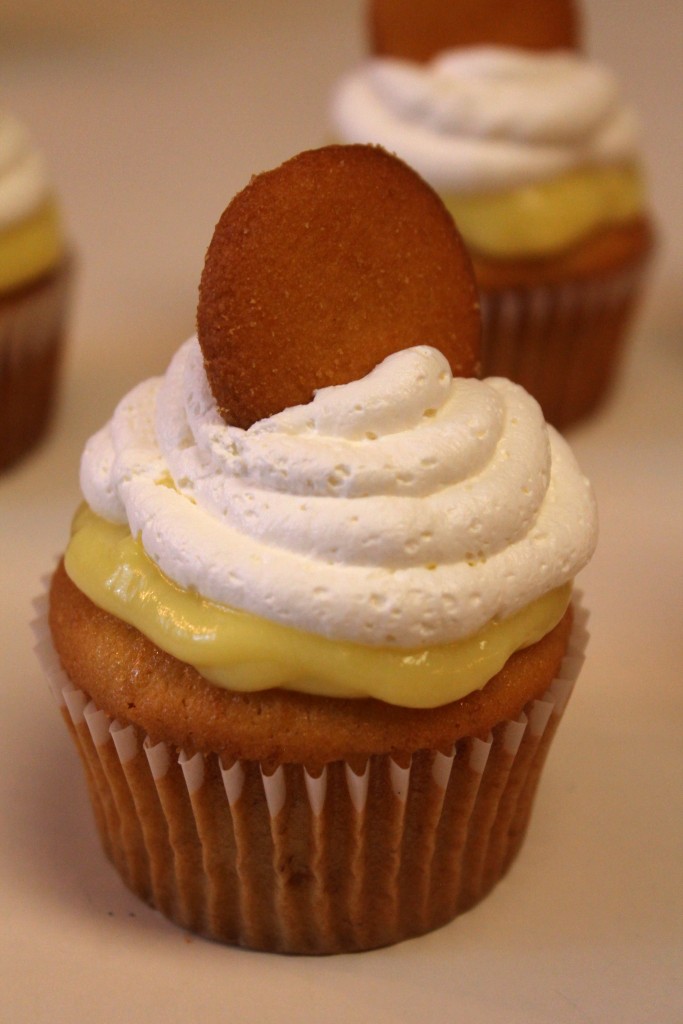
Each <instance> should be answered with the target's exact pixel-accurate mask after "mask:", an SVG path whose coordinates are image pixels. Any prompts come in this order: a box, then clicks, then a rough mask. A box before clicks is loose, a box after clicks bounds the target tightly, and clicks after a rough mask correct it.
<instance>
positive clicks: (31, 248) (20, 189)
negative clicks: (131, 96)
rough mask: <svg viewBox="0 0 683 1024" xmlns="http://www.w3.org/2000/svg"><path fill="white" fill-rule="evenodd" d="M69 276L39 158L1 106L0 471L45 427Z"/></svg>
mask: <svg viewBox="0 0 683 1024" xmlns="http://www.w3.org/2000/svg"><path fill="white" fill-rule="evenodd" d="M70 273H71V270H70V259H69V256H68V253H67V248H66V244H65V239H64V234H63V230H62V226H61V223H60V217H59V212H58V206H57V202H56V200H55V196H54V194H53V191H52V187H51V185H50V181H49V178H48V175H47V172H46V169H45V165H44V162H43V159H42V157H41V155H40V154H39V153H38V152H37V150H36V148H35V146H34V143H33V140H32V139H31V136H30V134H29V133H28V131H27V130H26V128H25V127H24V126H23V125H22V124H21V123H20V122H19V121H18V120H17V119H16V118H14V117H13V116H12V115H11V114H8V113H7V112H6V111H5V110H3V109H1V108H0V469H4V468H5V467H6V466H9V465H10V464H11V463H13V462H15V460H17V459H19V458H20V457H21V456H22V455H24V454H25V453H26V452H27V451H28V450H29V449H30V448H31V447H32V446H33V445H34V444H35V443H37V441H38V440H39V439H40V438H41V437H42V435H43V434H44V432H45V430H46V428H47V426H48V424H49V422H50V418H51V414H52V410H53V406H54V397H55V390H56V381H57V372H58V368H59V363H60V353H61V348H62V341H63V334H64V321H65V316H66V307H67V300H68V291H69V288H68V285H69V279H70Z"/></svg>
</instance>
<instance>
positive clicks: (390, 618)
mask: <svg viewBox="0 0 683 1024" xmlns="http://www.w3.org/2000/svg"><path fill="white" fill-rule="evenodd" d="M81 486H82V489H83V493H84V495H85V498H86V500H87V501H88V503H89V504H90V506H91V508H92V509H93V510H94V511H95V512H96V513H98V514H99V515H101V516H103V517H105V518H106V519H109V520H112V521H114V522H118V523H127V524H128V525H129V527H130V529H131V531H132V533H133V534H134V535H139V537H140V538H141V541H142V544H143V546H144V548H145V550H146V552H147V554H148V555H149V556H150V558H152V559H153V560H154V561H155V562H156V563H157V564H158V565H159V567H160V568H161V569H162V571H163V572H164V573H166V575H167V576H169V577H170V578H171V579H173V580H175V581H176V582H177V583H178V584H179V585H181V586H182V587H186V588H193V589H195V590H197V591H198V592H199V593H200V594H201V595H203V596H204V597H205V598H208V599H211V600H213V601H217V602H220V603H223V604H227V605H231V606H233V607H237V608H241V609H245V610H247V611H251V612H254V613H256V614H259V615H262V616H264V617H265V618H268V619H271V620H274V621H276V622H280V623H283V624H285V625H290V626H294V627H297V628H299V629H302V630H307V631H310V632H314V633H317V634H320V635H323V636H327V637H331V638H336V639H344V640H350V641H355V642H359V643H364V644H372V645H382V646H396V647H404V648H415V647H420V646H425V645H432V644H441V643H447V642H451V641H455V640H458V639H461V638H463V637H466V636H469V635H471V634H473V633H475V632H477V631H478V630H479V629H480V628H482V627H483V626H485V625H486V624H487V623H488V622H490V621H491V620H492V619H502V618H506V617H507V616H509V615H511V614H513V613H514V612H515V611H517V610H519V609H521V608H522V607H524V606H525V605H527V604H529V603H530V602H531V601H533V600H535V599H536V598H538V597H540V596H542V595H543V594H545V593H547V592H548V591H550V590H552V589H553V588H555V587H558V586H560V585H562V584H563V583H565V582H567V581H568V580H571V579H572V577H573V576H574V575H575V574H576V572H578V570H579V569H580V568H582V566H583V565H584V564H585V563H586V562H587V561H588V559H589V557H590V555H591V554H592V551H593V548H594V545H595V539H596V515H595V507H594V502H593V497H592V493H591V489H590V486H589V484H588V482H587V481H586V479H585V478H584V477H583V476H582V474H581V472H580V470H579V468H578V466H577V464H576V462H575V460H574V458H573V456H572V454H571V452H570V451H569V448H568V447H567V445H566V443H565V442H564V440H563V439H562V438H561V437H560V436H559V435H558V434H557V433H556V432H555V431H554V430H553V429H552V428H551V427H547V426H546V425H545V423H544V421H543V417H542V414H541V411H540V408H539V406H538V404H537V403H536V402H535V400H534V399H533V398H531V397H530V396H529V395H528V394H527V393H526V392H525V391H524V390H523V389H522V388H520V387H519V386H518V385H516V384H513V383H511V382H510V381H507V380H504V379H498V378H491V379H489V380H487V381H477V380H472V379H464V378H453V377H452V375H451V371H450V368H449V365H448V363H447V361H446V359H445V357H444V356H443V355H442V354H441V353H440V352H438V351H437V350H436V349H434V348H430V347H427V346H419V347H416V348H412V349H407V350H405V351H402V352H398V353H395V354H394V355H391V356H389V357H388V358H387V359H386V360H385V361H384V362H383V363H381V364H380V365H379V366H378V367H376V368H375V369H374V370H373V371H372V373H370V374H369V375H368V376H367V377H365V378H363V379H362V380H359V381H356V382H354V383H351V384H346V385H343V386H338V387H329V388H324V389H322V390H320V391H318V392H317V393H316V395H315V397H314V399H313V400H312V401H311V402H310V403H309V404H307V405H302V406H295V407H292V408H290V409H286V410H285V411H283V412H281V413H279V414H277V415H274V416H271V417H269V418H268V419H264V420H261V421H259V422H258V423H255V424H253V425H252V426H251V427H250V428H249V429H248V430H242V429H240V428H237V427H231V426H227V425H226V424H225V423H224V422H223V420H222V419H221V417H220V414H219V413H218V410H217V408H216V404H215V401H214V399H213V396H212V394H211V391H210V388H209V385H208V382H207V378H206V374H205V371H204V365H203V360H202V355H201V350H200V348H199V345H198V342H197V340H196V338H192V339H190V340H189V341H188V342H186V343H185V344H184V345H183V346H182V347H181V348H180V350H179V351H178V353H177V354H176V356H175V357H174V359H173V361H172V362H171V365H170V367H169V369H168V371H167V373H166V375H165V376H164V377H163V378H154V379H152V380H149V381H147V382H145V383H143V384H140V385H138V386H137V387H136V388H134V389H133V390H132V391H131V392H130V393H129V394H128V395H127V396H126V397H125V398H124V399H123V400H122V401H121V403H120V404H119V405H118V407H117V409H116V411H115V413H114V416H113V418H112V420H111V421H110V422H109V423H108V424H107V425H106V426H105V427H104V429H102V430H101V431H100V432H99V433H98V434H96V435H95V436H94V437H93V438H91V440H90V441H89V442H88V444H87V446H86V449H85V452H84V455H83V460H82V464H81Z"/></svg>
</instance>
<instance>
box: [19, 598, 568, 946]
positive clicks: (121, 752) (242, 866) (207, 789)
mask: <svg viewBox="0 0 683 1024" xmlns="http://www.w3.org/2000/svg"><path fill="white" fill-rule="evenodd" d="M36 604H37V609H38V616H37V619H36V623H35V631H36V635H37V637H38V643H37V646H36V650H37V653H38V655H39V657H40V660H41V661H42V663H43V666H44V669H45V671H46V674H47V676H48V679H49V681H50V683H51V686H52V689H53V692H54V693H55V696H56V698H57V700H58V702H59V704H60V706H61V709H62V715H63V718H64V720H65V722H66V724H67V727H68V729H69V732H70V734H71V736H72V738H73V740H74V742H75V745H76V748H77V750H78V752H79V754H80V758H81V761H82V763H83V766H84V769H85V773H86V778H87V781H88V789H89V793H90V798H91V801H92V804H93V808H94V812H95V819H96V822H97V825H98V829H99V832H100V836H101V838H102V843H103V846H104V848H105V850H106V852H107V854H108V856H109V857H110V859H111V860H112V861H113V863H114V864H115V866H116V867H117V869H118V871H119V873H120V874H121V876H122V878H123V879H124V881H125V882H126V884H127V885H128V886H129V887H130V888H131V889H132V890H133V891H134V892H135V893H137V894H138V895H139V896H140V897H142V898H143V899H144V900H146V901H147V902H148V903H150V904H151V905H152V906H155V907H157V908H158V909H159V910H160V911H161V912H162V913H163V914H165V915H166V916H167V917H169V918H171V919H172V920H173V921H175V922H177V923H178V924H179V925H181V926H182V927H184V928H187V929H190V930H192V931H195V932H199V933H200V934H203V935H206V936H208V937H211V938H214V939H218V940H221V941H224V942H228V943H233V944H236V945H242V946H247V947H249V948H252V949H262V950H271V951H278V952H285V953H316V954H318V953H334V952H340V951H354V950H362V949H370V948H373V947H377V946H382V945H387V944H389V943H393V942H397V941H400V940H401V939H404V938H407V937H409V936H412V935H419V934H421V933H423V932H426V931H429V930H431V929H433V928H436V927H438V926H440V925H442V924H445V923H446V922H447V921H450V920H451V919H452V918H453V917H455V916H456V915H457V914H458V913H461V912H462V911H464V910H467V909H468V908H469V907H471V906H472V905H473V904H475V903H477V902H478V901H479V900H480V899H481V898H482V897H483V896H484V895H486V893H487V892H488V891H489V890H490V889H491V888H492V887H493V885H495V883H496V882H497V881H498V880H499V879H500V878H501V877H502V875H503V874H504V873H505V871H506V870H507V868H508V867H509V865H510V863H511V862H512V860H513V858H514V856H515V854H516V853H517V851H518V849H519V846H520V844H521V842H522V839H523V836H524V833H525V831H526V827H527V824H528V820H529V815H530V812H531V806H532V803H533V797H534V793H535V791H536V786H537V783H538V778H539V775H540V771H541V768H542V765H543V762H544V760H545V757H546V754H547V751H548V748H549V745H550V742H551V740H552V737H553V736H554V733H555V730H556V728H557V725H558V723H559V721H560V718H561V716H562V713H563V711H564V708H565V706H566V703H567V700H568V698H569V695H570V693H571V689H572V687H573V684H574V681H575V679H576V677H577V675H578V671H579V669H580V666H581V663H582V661H583V650H584V648H585V643H586V639H587V632H586V628H585V623H586V619H587V616H586V614H585V612H584V611H583V610H582V609H581V608H576V607H575V623H574V629H573V633H572V638H571V643H570V648H569V650H568V654H567V656H566V657H565V659H564V661H563V664H562V669H561V672H560V673H559V675H558V678H557V679H556V680H555V681H554V682H553V683H552V685H551V686H550V687H549V689H548V690H547V692H546V693H545V694H544V695H543V697H541V698H540V699H538V700H535V701H532V702H531V703H530V704H529V705H528V706H527V707H526V708H525V710H524V712H523V714H521V715H520V716H519V718H518V719H517V720H515V721H505V722H501V723H500V724H498V725H497V726H496V727H495V728H494V729H493V731H492V732H491V734H490V735H489V736H488V737H486V738H485V739H479V738H476V737H475V738H468V739H464V740H460V741H459V742H457V743H456V744H455V745H454V746H453V748H452V749H450V750H446V751H434V750H420V751H417V752H416V753H414V754H413V755H412V756H411V757H405V758H403V759H394V758H392V757H391V756H389V755H377V756H372V757H370V758H369V759H368V760H367V763H366V764H365V766H364V770H363V771H362V772H361V771H360V769H359V766H358V765H357V764H354V765H353V766H352V765H351V764H348V763H346V762H343V761H336V762H333V763H331V764H328V765H327V766H326V767H324V768H323V769H322V771H317V772H315V773H310V772H308V771H307V769H306V766H305V765H300V764H283V765H280V766H279V767H277V769H276V770H275V771H274V772H272V771H271V772H270V773H268V772H266V770H265V769H264V767H263V766H262V765H260V764H259V763H258V762H254V761H235V762H233V763H230V764H221V763H220V759H219V757H218V756H217V755H215V754H208V755H204V754H200V753H195V754H193V755H192V756H188V755H186V754H185V753H184V752H182V751H177V750H174V749H173V748H171V747H169V746H168V745H166V744H164V743H157V744H152V743H151V742H150V740H149V739H148V738H147V737H146V736H145V735H144V733H143V732H142V730H140V729H139V728H137V727H135V726H133V725H124V724H121V723H118V722H116V721H113V720H112V719H110V718H109V717H108V716H107V715H105V714H104V712H102V711H101V710H99V709H98V708H96V707H95V705H94V704H93V703H92V701H89V700H88V698H87V696H85V695H84V694H82V693H81V692H80V691H79V690H78V689H76V688H75V687H74V686H72V684H71V683H70V682H69V680H68V679H67V677H66V676H65V674H64V672H63V670H62V669H61V667H60V666H59V663H58V661H57V658H56V655H55V654H54V651H53V649H52V646H51V643H50V641H49V638H47V637H46V629H45V599H40V600H39V601H38V602H36Z"/></svg>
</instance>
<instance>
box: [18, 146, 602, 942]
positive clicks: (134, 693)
mask: <svg viewBox="0 0 683 1024" xmlns="http://www.w3.org/2000/svg"><path fill="white" fill-rule="evenodd" d="M197 324H198V333H197V336H196V337H193V338H191V339H189V340H188V341H186V342H185V343H184V344H182V345H181V346H180V348H179V349H178V351H177V353H176V355H175V356H174V358H173V359H172V361H171V364H170V366H169V368H168V369H167V371H166V373H165V374H164V375H163V377H161V378H156V379H153V380H149V381H146V382H144V383H142V384H140V385H138V386H137V387H136V388H135V389H134V390H133V391H131V392H130V394H128V395H127V396H126V397H125V398H124V399H123V400H122V401H121V402H120V403H119V405H118V407H117V409H116V410H115V412H114V414H113V417H112V419H111V420H110V421H109V423H107V424H106V425H105V426H104V427H103V428H102V430H101V431H99V433H97V434H96V435H95V436H94V437H93V438H92V439H91V440H90V441H89V442H88V444H87V445H86V448H85V452H84V455H83V459H82V465H81V486H82V491H83V496H84V503H83V505H82V507H81V508H80V509H79V510H78V512H77V514H76V517H75V520H74V523H73V528H72V534H71V538H70V541H69V543H68V546H67V549H66V552H65V555H64V558H63V560H62V561H61V562H60V564H59V566H58V568H57V570H56V572H55V573H54V575H53V577H52V580H51V584H50V592H49V602H48V601H47V600H46V602H45V604H46V605H47V604H49V609H47V611H46V609H43V607H42V605H41V608H40V614H39V617H38V619H37V630H38V634H39V637H40V640H39V645H38V650H39V653H40V656H41V658H42V660H43V662H44V664H45V666H46V668H47V671H48V674H49V677H50V679H51V682H52V684H53V689H54V691H55V693H56V695H57V697H58V700H59V703H60V705H61V707H62V712H63V717H64V720H65V721H66V724H67V726H68V728H69V730H70V732H71V735H72V737H73V739H74V742H75V745H76V747H77V749H78V752H79V754H80V756H81V760H82V763H83V767H84V770H85V775H86V779H87V783H88V787H89V791H90V796H91V799H92V804H93V808H94V813H95V818H96V821H97V824H98V828H99V831H100V835H101V838H102V843H103V846H104V849H105V850H106V852H107V854H108V855H109V857H110V858H111V860H112V861H113V863H114V865H115V866H116V868H117V869H118V871H119V872H120V874H121V876H122V877H123V879H124V880H125V882H126V883H127V885H129V886H130V888H131V889H132V890H133V891H134V892H136V893H137V894H138V895H139V896H140V897H142V899H144V900H146V901H148V902H149V903H151V904H152V905H153V906H155V907H157V908H158V909H159V910H160V911H161V912H162V913H163V914H165V915H167V916H168V917H169V918H171V919H172V920H173V921H175V922H177V923H178V924H179V925H181V926H183V927H185V928H188V929H191V930H193V931H196V932H198V933H201V934H203V935H206V936H209V937H211V938H213V939H218V940H221V941H225V942H228V943H233V944H238V945H242V946H247V947H250V948H253V949H258V950H269V951H278V952H287V953H311V954H313V953H315V954H320V953H335V952H344V951H355V950H365V949H370V948H373V947H377V946H382V945H387V944H390V943H395V942H398V941H400V940H402V939H404V938H407V937H409V936H413V935H418V934H421V933H424V932H426V931H429V930H431V929H434V928H436V927H438V926H440V925H442V924H444V923H446V922H447V921H449V920H451V919H452V918H453V917H454V916H455V915H456V914H459V913H461V912H463V911H465V910H467V909H468V908H469V907H471V906H472V905H473V904H475V903H476V902H477V901H478V900H480V899H481V898H482V897H483V896H484V895H485V894H486V893H487V892H489V891H490V889H491V888H492V887H493V886H494V885H495V884H496V882H497V881H498V880H499V879H500V878H501V877H502V876H503V875H504V873H505V872H506V870H507V868H508V867H509V865H510V864H511V862H512V860H513V858H514V857H515V855H516V853H517V851H518V849H519V847H520V845H521V843H522V839H523V836H524V834H525V830H526V827H527V823H528V820H529V815H530V812H531V806H532V803H533V798H534V792H535V790H536V786H537V783H538V780H539V776H540V772H541V769H542V765H543V762H544V760H545V757H546V754H547V752H548V748H549V744H550V742H551V739H552V737H553V735H554V732H555V729H556V727H557V724H558V722H559V719H560V717H561V714H562V711H563V709H564V706H565V704H566V701H567V699H568V696H569V693H570V691H571V687H572V684H573V682H574V679H575V677H576V674H577V671H578V667H579V665H580V663H581V661H582V657H583V645H584V642H585V629H584V615H583V613H582V612H581V610H580V608H578V607H577V604H576V601H575V600H573V599H572V581H573V579H574V577H575V575H576V573H577V572H578V571H579V570H580V569H581V567H582V566H583V565H584V564H585V563H586V562H587V560H588V559H589V557H590V555H591V553H592V550H593V546H594V543H595V532H596V526H595V509H594V503H593V498H592V493H591V490H590V486H589V484H588V483H587V481H586V480H585V478H584V477H583V476H582V474H581V472H580V470H579V468H578V466H577V465H576V462H575V460H574V458H573V456H572V455H571V453H570V451H569V449H568V447H567V445H566V442H565V441H564V440H563V439H562V438H561V437H560V435H559V434H557V433H556V432H555V431H554V430H553V429H552V428H551V427H548V426H547V425H546V424H545V422H544V420H543V416H542V414H541V411H540V408H539V406H538V404H537V402H536V401H535V400H534V399H533V398H531V397H530V396H529V395H528V394H526V393H525V392H524V390H523V389H522V388H521V387H519V386H518V385H516V384H514V383H511V382H510V381H507V380H503V379H497V378H492V379H490V380H488V381H481V380H478V379H477V378H476V377H475V376H473V375H474V373H475V371H476V370H477V369H478V355H479V351H478V349H479V335H480V320H479V310H478V306H477V302H476V287H475V283H474V277H473V274H472V270H471V264H470V261H469V257H468V255H467V252H466V250H465V248H464V246H463V244H462V241H461V239H460V237H459V235H458V233H457V231H456V229H455V227H454V225H453V222H452V219H451V217H450V216H449V214H448V213H447V211H446V209H445V207H444V206H443V204H442V203H441V201H440V200H439V199H438V197H437V196H436V194H435V193H434V192H433V191H432V190H431V189H430V188H429V187H428V186H427V185H426V184H425V183H424V182H423V181H422V180H421V179H420V178H419V177H418V176H417V175H416V174H415V172H414V171H412V170H411V169H410V168H408V167H407V166H406V165H405V164H403V163H402V162H400V161H399V160H398V159H396V158H395V157H393V156H390V155H389V154H387V153H385V152H384V151H383V150H381V149H379V148H375V147H367V146H332V147H326V148H324V149H321V150H316V151H312V152H307V153H302V154H300V155H299V156H297V157H295V158H293V159H292V160H289V161H288V162H287V163H285V164H283V165H282V166H281V167H279V168H277V169H276V170H274V171H270V172H267V173H264V174H261V175H258V176H256V177H254V178H253V179H252V181H251V182H250V184H249V185H248V186H247V187H246V188H245V189H244V190H243V191H242V192H241V193H239V194H238V195H237V196H236V197H235V198H234V199H233V201H232V202H231V203H230V205H229V206H228V208H227V209H226V210H225V212H224V213H223V215H222V217H221V219H220V221H219V223H218V225H217V227H216V230H215V233H214V236H213V239H212V241H211V244H210V246H209V249H208V252H207V256H206V262H205V266H204V270H203V274H202V279H201V285H200V297H199V306H198V315H197ZM45 614H47V616H48V621H49V632H44V629H43V626H44V619H43V616H44V615H45Z"/></svg>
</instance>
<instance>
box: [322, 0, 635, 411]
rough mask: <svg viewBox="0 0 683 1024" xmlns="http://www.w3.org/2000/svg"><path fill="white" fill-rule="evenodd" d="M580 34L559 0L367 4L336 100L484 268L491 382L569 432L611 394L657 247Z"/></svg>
mask: <svg viewBox="0 0 683 1024" xmlns="http://www.w3.org/2000/svg"><path fill="white" fill-rule="evenodd" d="M580 35H581V33H580V21H579V17H578V14H577V11H576V8H575V6H574V5H573V4H571V3H569V2H567V0H538V2H534V3H530V2H528V0H505V3H502V2H500V0H499V2H496V0H485V2H482V0H476V2H475V0H456V2H452V3H449V4H446V3H443V2H439V0H431V2H428V3H426V4H425V3H417V2H416V0H374V2H373V4H372V7H371V10H370V37H371V45H372V51H373V55H372V57H370V58H369V59H368V60H366V61H365V62H364V63H362V64H361V65H360V66H359V67H358V68H356V69H355V70H352V71H351V72H350V73H349V74H348V75H346V76H345V77H344V78H343V79H342V80H341V81H340V82H339V84H338V86H337V87H336V89H335V92H334V96H333V102H332V112H331V116H332V123H333V131H334V134H335V136H336V137H337V138H339V139H340V140H341V141H343V142H368V141H371V142H377V143H379V144H381V145H383V146H385V147H386V148H387V149H389V150H391V151H393V152H395V153H397V154H398V155H399V156H400V157H402V158H403V159H404V160H406V161H407V162H408V163H409V164H411V165H412V166H413V167H414V168H415V169H416V170H417V171H418V172H419V173H420V174H421V175H422V176H423V177H424V178H426V180H427V181H429V182H430V184H431V185H432V186H433V187H434V188H435V189H436V190H437V191H438V192H439V194H440V195H441V197H442V199H443V200H444V202H445V204H446V206H447V207H448V209H449V210H450V211H451V213H452V214H453V216H454V218H455V220H456V223H457V225H458V228H459V230H460V231H461V233H462V235H463V237H464V239H465V241H466V243H467V245H468V247H469V249H470V252H471V255H472V259H473V263H474V268H475V273H476V277H477V282H478V285H479V289H480V293H481V302H482V312H483V317H484V357H483V358H484V362H483V374H484V376H491V375H495V376H505V377H510V378H511V379H512V380H515V381H517V382H518V383H520V384H522V385H523V386H524V387H525V388H526V389H527V390H528V391H530V392H531V394H533V395H534V397H535V398H536V399H537V400H538V401H539V402H540V404H541V406H542V408H543V412H544V415H545V417H546V419H547V420H549V421H550V422H551V423H553V424H554V425H555V426H556V427H560V428H564V427H567V426H568V425H569V424H571V423H572V422H574V421H576V420H578V419H580V418H581V417H582V416H584V415H586V414H587V413H589V412H591V411H592V410H593V409H594V408H595V407H596V406H597V405H599V404H600V402H601V401H602V400H603V398H604V397H605V395H606V394H607V392H608V389H609V386H610V384H611V383H612V381H613V378H614V375H615V370H616V368H617V366H618V363H619V357H620V352H621V348H622V342H623V339H624V336H625V334H626V332H627V329H628V328H629V326H630V324H631V321H632V316H633V312H634V307H635V305H636V301H637V299H638V297H639V295H640V292H641V285H642V283H643V277H644V273H645V271H646V269H647V266H648V263H649V257H650V255H651V252H652V248H653V230H652V223H651V219H650V215H649V212H648V209H647V204H646V198H645V189H644V185H643V179H642V173H641V170H640V166H639V159H638V138H637V136H638V132H637V123H636V119H635V116H634V114H633V112H632V111H631V110H630V109H629V108H628V107H627V106H626V105H625V104H624V102H623V100H622V98H621V95H620V90H619V87H618V84H617V82H616V79H615V78H614V76H613V75H612V74H611V72H610V71H608V70H607V69H605V68H603V67H601V66H599V65H597V64H596V63H594V62H592V61H590V60H589V59H588V58H587V57H586V56H585V55H583V54H582V53H581V52H580Z"/></svg>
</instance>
